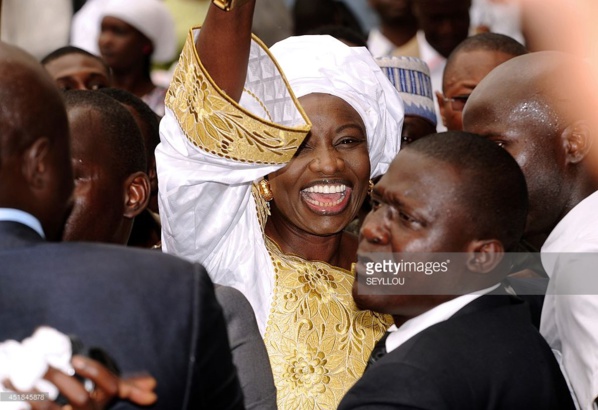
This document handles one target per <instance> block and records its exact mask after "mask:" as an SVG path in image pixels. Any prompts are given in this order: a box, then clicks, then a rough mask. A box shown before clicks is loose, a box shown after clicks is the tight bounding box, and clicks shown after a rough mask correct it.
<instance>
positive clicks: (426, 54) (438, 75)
mask: <svg viewBox="0 0 598 410" xmlns="http://www.w3.org/2000/svg"><path fill="white" fill-rule="evenodd" d="M417 41H418V43H419V56H420V58H421V59H422V60H424V62H425V63H426V64H427V65H428V67H429V68H430V79H431V80H432V91H433V92H434V93H435V92H436V91H440V92H442V75H443V73H444V66H445V65H446V58H444V57H443V56H442V55H440V54H439V53H438V52H437V51H436V50H435V49H434V48H433V47H432V46H431V45H430V44H429V43H428V42H427V41H426V35H425V34H424V32H423V31H421V30H420V31H418V32H417ZM434 106H435V107H436V120H437V123H436V124H437V125H436V131H437V132H443V131H446V127H445V126H444V123H443V122H442V117H441V116H440V107H439V106H438V101H437V100H436V97H434Z"/></svg>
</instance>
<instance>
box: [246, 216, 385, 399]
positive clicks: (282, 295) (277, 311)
mask: <svg viewBox="0 0 598 410" xmlns="http://www.w3.org/2000/svg"><path fill="white" fill-rule="evenodd" d="M258 208H259V206H258ZM266 245H267V248H268V251H269V253H270V257H271V258H272V262H273V263H274V269H275V272H276V278H275V285H274V295H273V298H272V307H271V311H270V316H269V318H268V324H267V326H266V334H265V337H264V338H265V342H266V348H267V349H268V355H269V356H270V363H271V364H272V371H273V373H274V382H275V384H276V388H277V390H278V393H277V395H278V408H279V409H280V410H297V409H336V408H337V406H338V404H339V402H340V400H341V398H342V397H343V396H344V394H345V393H346V392H347V390H348V389H349V388H350V387H351V386H352V385H353V384H354V383H355V382H356V381H357V379H358V378H359V377H360V376H361V374H362V373H363V371H364V369H365V365H366V362H367V359H368V358H369V355H370V352H371V350H372V349H373V348H374V345H375V343H376V341H377V340H378V339H379V338H380V337H382V334H383V333H384V332H385V330H386V329H387V328H388V326H390V324H391V319H390V317H389V316H384V315H378V314H376V313H373V312H370V311H360V310H357V307H356V306H355V303H354V302H353V298H352V296H351V288H352V286H353V280H354V278H353V276H352V274H351V273H350V272H348V271H346V270H343V269H340V268H337V267H334V266H331V265H328V264H327V263H323V262H306V261H305V260H303V259H301V258H299V257H296V256H293V255H286V254H284V253H282V251H281V250H280V249H279V248H278V246H277V245H276V244H275V243H274V242H273V241H271V240H270V239H269V238H266Z"/></svg>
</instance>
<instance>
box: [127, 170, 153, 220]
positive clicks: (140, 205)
mask: <svg viewBox="0 0 598 410" xmlns="http://www.w3.org/2000/svg"><path fill="white" fill-rule="evenodd" d="M124 189H125V195H124V199H125V210H124V214H123V216H124V217H125V218H135V217H136V216H137V215H139V214H140V213H141V212H142V211H143V210H144V209H145V208H146V207H147V204H148V202H149V198H150V180H149V177H148V176H147V174H146V173H145V172H141V171H139V172H135V173H133V174H131V175H129V177H128V178H127V179H126V181H125V184H124Z"/></svg>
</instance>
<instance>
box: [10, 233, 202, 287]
mask: <svg viewBox="0 0 598 410" xmlns="http://www.w3.org/2000/svg"><path fill="white" fill-rule="evenodd" d="M23 255H28V256H29V259H30V260H29V261H27V260H25V261H22V262H19V264H15V265H14V269H15V270H25V269H26V268H27V266H35V267H36V268H35V269H34V270H39V269H41V268H43V269H44V271H45V274H46V275H47V276H55V277H58V276H59V275H60V276H61V277H69V276H71V275H85V276H86V275H102V276H103V277H104V278H105V279H106V280H110V278H117V277H118V281H119V282H121V283H125V282H134V281H137V280H140V279H143V280H142V282H145V283H147V282H168V281H172V279H173V278H177V279H178V282H183V283H185V282H188V281H195V282H196V281H198V280H199V281H202V280H204V278H203V277H204V276H207V274H206V272H205V269H204V268H203V267H202V266H201V265H199V264H196V263H192V262H189V261H187V260H184V259H182V258H179V257H176V256H173V255H169V254H165V253H162V252H159V251H156V250H149V249H140V248H129V247H125V246H119V245H109V244H99V243H86V242H60V243H49V242H46V243H43V244H39V245H37V246H36V247H35V249H27V250H23ZM15 257H18V256H15ZM21 259H23V258H21ZM40 264H42V265H43V266H42V267H39V266H38V265H40ZM38 268H39V269H38Z"/></svg>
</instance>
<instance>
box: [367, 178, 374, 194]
mask: <svg viewBox="0 0 598 410" xmlns="http://www.w3.org/2000/svg"><path fill="white" fill-rule="evenodd" d="M372 192H374V181H372V180H371V179H370V180H369V181H368V195H370V196H371V195H372Z"/></svg>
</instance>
